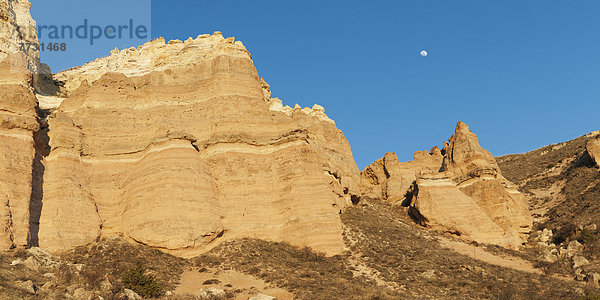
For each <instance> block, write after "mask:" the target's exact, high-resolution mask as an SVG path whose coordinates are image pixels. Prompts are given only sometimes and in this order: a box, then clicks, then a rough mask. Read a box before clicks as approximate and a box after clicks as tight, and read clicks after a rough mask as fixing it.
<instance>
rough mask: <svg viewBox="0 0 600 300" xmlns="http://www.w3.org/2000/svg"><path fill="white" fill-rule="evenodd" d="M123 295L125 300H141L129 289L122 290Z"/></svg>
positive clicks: (140, 297)
mask: <svg viewBox="0 0 600 300" xmlns="http://www.w3.org/2000/svg"><path fill="white" fill-rule="evenodd" d="M123 294H125V297H126V298H127V300H142V296H140V295H138V294H137V293H136V292H134V291H132V290H130V289H124V290H123Z"/></svg>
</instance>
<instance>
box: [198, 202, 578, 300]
mask: <svg viewBox="0 0 600 300" xmlns="http://www.w3.org/2000/svg"><path fill="white" fill-rule="evenodd" d="M342 221H343V223H344V226H345V228H346V229H345V239H346V243H347V245H348V248H349V251H348V252H346V253H345V254H344V255H339V256H334V257H325V256H323V255H321V254H318V253H314V252H312V251H310V250H309V249H298V248H295V247H292V246H290V245H288V244H285V243H274V242H266V241H262V240H254V239H243V240H236V241H230V242H227V243H225V244H223V245H221V246H219V247H217V248H215V249H213V250H212V251H211V252H210V253H208V254H206V255H203V256H200V257H198V258H196V259H194V262H195V263H196V265H197V266H198V267H217V268H221V269H229V268H233V269H236V270H238V271H241V272H243V273H246V274H250V275H255V276H258V277H260V278H262V279H264V280H265V281H266V282H269V283H272V284H274V285H276V286H278V287H282V288H285V289H287V290H289V291H291V292H293V293H294V294H295V295H296V297H297V298H298V299H388V298H389V299H416V298H419V299H423V298H434V299H572V298H573V297H575V296H574V291H575V290H576V289H577V288H578V284H576V283H575V282H568V281H567V282H565V281H560V280H557V279H553V278H548V277H546V276H540V275H535V274H529V273H523V272H519V271H516V270H512V269H505V268H501V267H497V266H494V265H489V264H486V263H483V262H480V261H477V260H474V259H471V258H469V257H467V256H464V255H460V254H458V253H456V252H454V251H452V250H449V249H445V248H442V247H441V246H440V244H439V243H438V242H437V240H436V235H437V233H435V232H431V231H428V230H425V229H422V228H420V227H418V226H416V225H414V224H411V221H410V220H409V219H408V218H407V217H406V212H405V211H404V209H402V208H399V207H393V206H390V205H387V204H384V203H381V202H378V201H369V202H366V203H365V202H363V203H361V204H360V205H358V206H356V207H353V208H350V209H348V210H347V211H345V212H344V213H343V214H342ZM498 251H501V250H498Z"/></svg>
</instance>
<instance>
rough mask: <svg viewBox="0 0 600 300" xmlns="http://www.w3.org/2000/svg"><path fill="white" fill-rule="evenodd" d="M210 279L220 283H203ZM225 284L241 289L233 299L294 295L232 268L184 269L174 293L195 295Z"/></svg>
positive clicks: (287, 298) (288, 299) (283, 299)
mask: <svg viewBox="0 0 600 300" xmlns="http://www.w3.org/2000/svg"><path fill="white" fill-rule="evenodd" d="M211 279H217V280H219V281H220V282H221V283H218V284H204V282H205V281H207V280H211ZM226 285H231V286H233V287H232V288H235V289H240V290H242V291H243V292H241V293H238V294H237V295H236V297H235V299H239V300H247V299H249V298H251V297H254V296H258V295H259V294H264V295H268V296H273V297H276V298H277V299H278V300H292V299H294V295H293V294H292V293H290V292H288V291H286V290H284V289H280V288H277V287H271V286H270V285H269V284H267V283H266V282H264V281H263V280H261V279H259V278H256V277H253V276H250V275H245V274H243V273H240V272H237V271H234V270H227V271H217V270H211V269H208V270H206V271H204V272H200V271H199V270H189V271H186V272H184V273H183V274H182V275H181V280H180V284H179V286H177V288H176V289H175V291H174V293H175V294H176V295H177V294H179V295H183V294H190V295H197V294H198V293H199V292H200V291H201V290H203V289H208V288H211V287H214V288H217V289H221V290H225V289H227V288H228V287H227V286H226Z"/></svg>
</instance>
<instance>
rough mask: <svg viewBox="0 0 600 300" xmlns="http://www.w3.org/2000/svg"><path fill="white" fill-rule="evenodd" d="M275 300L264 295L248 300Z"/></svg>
mask: <svg viewBox="0 0 600 300" xmlns="http://www.w3.org/2000/svg"><path fill="white" fill-rule="evenodd" d="M276 299H277V298H275V297H273V296H268V295H265V294H259V295H257V296H254V297H252V298H250V299H248V300H276Z"/></svg>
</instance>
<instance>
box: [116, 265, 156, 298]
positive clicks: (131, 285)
mask: <svg viewBox="0 0 600 300" xmlns="http://www.w3.org/2000/svg"><path fill="white" fill-rule="evenodd" d="M121 282H122V283H123V286H124V287H125V288H128V289H130V290H132V291H134V292H136V293H137V294H138V295H140V296H142V297H144V298H157V297H160V296H162V295H163V291H162V289H161V287H160V285H159V284H158V282H157V281H156V278H155V277H154V276H153V275H151V274H146V273H145V269H144V267H143V265H142V264H141V263H137V264H136V265H135V266H134V267H133V268H131V269H129V270H128V271H127V272H125V274H123V277H122V279H121Z"/></svg>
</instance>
